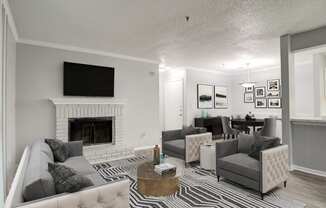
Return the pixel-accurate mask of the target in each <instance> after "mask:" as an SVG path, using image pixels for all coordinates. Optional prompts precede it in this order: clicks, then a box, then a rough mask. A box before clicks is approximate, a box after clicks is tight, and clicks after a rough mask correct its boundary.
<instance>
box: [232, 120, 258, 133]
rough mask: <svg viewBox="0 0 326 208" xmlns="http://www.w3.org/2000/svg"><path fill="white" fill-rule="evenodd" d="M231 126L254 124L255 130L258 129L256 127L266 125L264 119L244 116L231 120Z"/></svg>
mask: <svg viewBox="0 0 326 208" xmlns="http://www.w3.org/2000/svg"><path fill="white" fill-rule="evenodd" d="M231 126H232V128H234V126H242V127H250V126H252V128H253V131H254V132H255V131H256V127H262V126H264V119H248V120H247V119H243V118H234V119H232V120H231Z"/></svg>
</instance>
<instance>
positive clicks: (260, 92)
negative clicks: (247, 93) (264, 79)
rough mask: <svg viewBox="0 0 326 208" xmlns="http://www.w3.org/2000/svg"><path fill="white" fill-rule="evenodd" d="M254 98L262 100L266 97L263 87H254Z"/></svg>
mask: <svg viewBox="0 0 326 208" xmlns="http://www.w3.org/2000/svg"><path fill="white" fill-rule="evenodd" d="M254 91H255V98H264V97H265V96H266V90H265V87H255V88H254Z"/></svg>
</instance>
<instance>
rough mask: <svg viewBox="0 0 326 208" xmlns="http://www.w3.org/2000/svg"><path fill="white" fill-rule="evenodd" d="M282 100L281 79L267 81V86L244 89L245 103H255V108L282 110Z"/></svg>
mask: <svg viewBox="0 0 326 208" xmlns="http://www.w3.org/2000/svg"><path fill="white" fill-rule="evenodd" d="M281 99H282V98H281V83H280V80H279V79H272V80H267V82H266V86H255V87H248V88H245V89H244V103H254V104H255V108H281V103H282V102H281Z"/></svg>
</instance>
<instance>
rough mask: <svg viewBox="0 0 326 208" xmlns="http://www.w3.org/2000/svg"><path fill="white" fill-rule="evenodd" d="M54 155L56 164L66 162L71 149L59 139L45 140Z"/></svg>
mask: <svg viewBox="0 0 326 208" xmlns="http://www.w3.org/2000/svg"><path fill="white" fill-rule="evenodd" d="M45 143H47V144H48V145H49V146H50V148H51V150H52V153H53V156H54V160H55V161H56V162H64V161H65V160H66V159H67V158H68V157H69V149H68V147H67V146H66V145H65V143H64V142H62V141H61V140H58V139H45Z"/></svg>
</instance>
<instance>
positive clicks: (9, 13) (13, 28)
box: [3, 0, 19, 42]
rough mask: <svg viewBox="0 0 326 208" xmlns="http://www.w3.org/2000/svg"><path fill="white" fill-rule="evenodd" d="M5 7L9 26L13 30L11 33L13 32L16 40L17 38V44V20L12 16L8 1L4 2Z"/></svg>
mask: <svg viewBox="0 0 326 208" xmlns="http://www.w3.org/2000/svg"><path fill="white" fill-rule="evenodd" d="M3 7H4V9H5V13H6V15H7V18H8V25H9V27H10V29H11V32H12V34H13V36H14V38H15V41H16V42H17V41H18V39H19V36H18V32H17V27H16V24H15V20H14V17H13V15H12V12H11V9H10V6H9V3H8V0H4V1H3Z"/></svg>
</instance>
